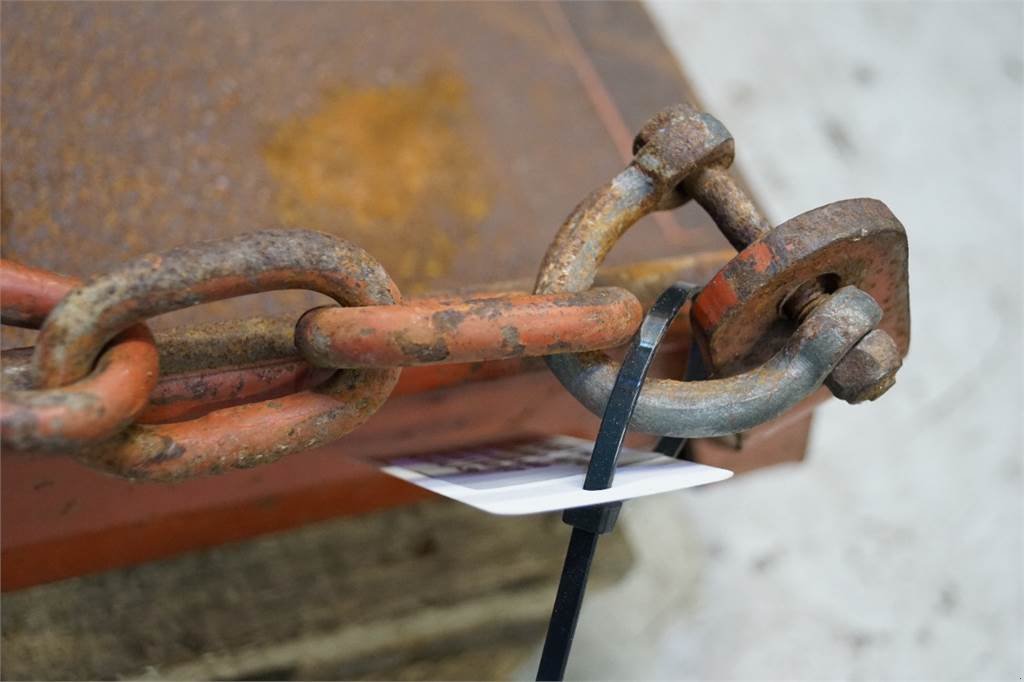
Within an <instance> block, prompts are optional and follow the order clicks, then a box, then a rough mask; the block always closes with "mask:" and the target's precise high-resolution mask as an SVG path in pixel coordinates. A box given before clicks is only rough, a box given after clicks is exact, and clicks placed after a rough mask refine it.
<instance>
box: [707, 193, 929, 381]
mask: <svg viewBox="0 0 1024 682" xmlns="http://www.w3.org/2000/svg"><path fill="white" fill-rule="evenodd" d="M814 283H817V284H818V285H820V286H821V287H822V289H824V291H826V292H828V291H835V290H836V289H838V288H840V287H844V286H849V285H853V286H857V287H860V288H861V289H863V290H864V291H866V292H867V293H869V294H870V295H871V296H872V297H873V298H874V299H875V300H876V301H877V302H878V304H879V305H880V306H881V307H882V310H883V312H884V314H883V317H882V322H881V324H880V326H879V328H880V329H882V330H884V331H886V332H888V333H889V335H890V336H891V337H892V338H893V340H894V341H895V342H896V345H897V347H898V348H899V350H900V353H901V354H902V355H906V353H907V349H908V347H909V345H910V301H909V288H908V280H907V235H906V232H905V230H904V228H903V225H902V224H900V222H899V220H897V219H896V217H895V216H894V215H893V214H892V212H891V211H890V210H889V209H888V208H887V207H886V206H885V204H883V203H882V202H880V201H876V200H874V199H850V200H847V201H837V202H835V203H832V204H828V205H826V206H822V207H820V208H816V209H814V210H811V211H808V212H806V213H803V214H801V215H798V216H797V217H795V218H792V219H790V220H787V221H786V222H784V223H782V224H781V225H779V226H778V227H776V228H774V229H772V230H770V231H769V232H768V233H766V234H765V235H764V236H762V237H761V238H760V239H758V240H757V241H755V242H753V243H752V244H750V245H749V246H748V247H747V248H745V249H743V250H742V251H740V252H739V253H738V254H737V255H736V257H735V258H734V259H733V260H731V261H730V262H729V263H728V264H727V265H726V266H725V267H724V268H722V270H721V271H719V273H718V274H717V275H715V276H714V277H713V278H712V279H711V281H710V282H709V283H708V284H707V286H706V287H705V288H704V290H703V291H702V292H701V293H700V295H699V296H698V297H697V298H696V300H695V301H694V304H693V308H692V310H691V321H692V323H693V328H694V330H695V336H696V338H697V341H698V343H699V344H700V345H701V350H702V352H703V353H704V358H705V360H706V361H707V362H708V365H709V368H710V369H711V370H712V371H713V373H714V374H715V375H716V376H730V375H733V374H738V373H740V372H743V371H746V370H748V369H750V368H752V367H755V366H757V365H759V364H761V363H762V362H764V361H765V360H767V359H768V358H769V357H771V356H772V355H773V354H774V353H775V352H776V351H778V350H779V349H780V348H781V347H782V345H783V343H785V341H786V340H787V339H788V338H789V337H790V336H791V335H792V333H793V331H794V330H795V329H796V327H797V321H796V320H794V319H793V318H792V316H789V315H786V314H784V312H783V307H784V306H785V305H786V304H787V302H788V301H789V300H790V298H791V297H792V296H793V295H794V294H796V293H797V290H798V289H800V288H801V287H803V286H804V285H813V284H814Z"/></svg>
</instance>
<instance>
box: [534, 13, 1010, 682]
mask: <svg viewBox="0 0 1024 682" xmlns="http://www.w3.org/2000/svg"><path fill="white" fill-rule="evenodd" d="M649 7H650V10H651V12H652V14H653V16H654V17H655V18H656V20H657V21H658V23H659V25H660V27H661V28H662V30H663V32H664V35H665V38H666V40H667V41H668V42H669V44H670V46H671V47H672V49H673V50H674V51H675V53H676V54H677V56H678V57H679V58H680V60H681V62H682V64H683V66H684V68H685V70H686V72H687V73H688V75H689V76H690V77H691V78H692V79H693V81H694V84H695V86H696V88H697V91H698V92H700V93H701V94H702V95H703V97H704V98H705V103H706V105H707V108H708V110H709V111H711V112H713V113H714V114H715V115H716V116H717V117H719V118H720V119H721V120H722V121H723V122H724V123H725V124H726V125H727V126H728V127H729V128H730V130H731V131H732V132H733V134H734V136H735V137H736V140H737V150H738V155H739V157H738V163H739V164H740V166H741V167H742V169H743V171H744V172H745V174H746V176H747V178H748V179H749V180H750V181H751V182H752V185H753V187H754V189H755V190H756V191H757V193H758V194H759V196H760V198H761V199H762V201H763V205H764V206H765V207H766V209H767V211H768V213H769V215H770V217H771V218H772V219H773V220H774V221H780V220H783V219H785V218H788V217H790V216H793V215H796V214H797V213H800V212H803V211H805V210H807V209H810V208H813V207H815V206H819V205H821V204H825V203H828V202H830V201H834V200H837V199H842V198H848V197H857V196H870V197H876V198H879V199H881V200H883V201H885V202H886V203H887V204H888V205H889V206H890V207H891V208H892V209H893V211H894V212H895V214H896V215H897V216H898V217H899V218H900V219H901V220H902V221H903V222H904V224H905V225H906V227H907V230H908V233H909V235H910V253H911V291H912V306H913V318H914V319H913V334H914V338H913V343H912V349H911V353H910V356H909V358H908V359H907V362H906V364H905V366H904V368H903V370H902V372H901V375H900V378H899V381H898V383H897V385H896V387H895V388H894V389H893V390H892V391H891V392H890V393H889V394H888V395H887V396H885V397H884V398H883V399H882V400H880V401H879V402H877V403H873V404H870V405H864V406H857V407H851V406H849V405H846V404H844V403H839V402H833V403H831V404H829V405H828V406H826V407H825V408H823V409H821V410H820V411H819V416H818V418H817V422H816V426H815V431H814V435H813V440H812V445H811V448H810V454H809V459H808V461H807V462H806V463H804V464H801V465H796V466H787V467H778V468H774V469H771V470H767V471H763V472H758V473H755V474H752V475H749V476H745V477H741V478H738V479H734V480H733V481H729V482H727V483H724V484H719V485H716V486H711V487H709V488H706V489H701V490H697V491H689V492H685V493H679V494H675V495H670V496H662V497H659V498H656V499H651V500H645V501H639V502H635V503H632V504H630V505H627V507H626V509H627V511H626V513H625V518H626V519H627V524H626V526H627V532H629V533H630V534H631V536H632V537H633V540H634V542H635V544H636V545H637V547H638V549H639V550H640V552H641V554H642V560H641V562H640V568H639V570H637V571H635V572H634V574H633V575H632V577H631V578H630V579H629V580H628V581H627V582H626V583H625V584H624V585H623V586H621V587H620V588H618V589H617V590H615V591H614V592H611V593H605V594H601V595H594V598H592V599H590V600H588V603H587V604H586V606H585V607H584V611H583V615H582V621H581V628H580V630H581V631H580V635H579V639H578V645H577V648H576V651H575V657H574V661H573V664H572V665H571V666H570V676H572V677H576V678H606V679H626V678H629V679H644V678H663V679H667V678H671V679H681V678H690V679H744V680H747V679H749V680H755V679H756V680H763V679H801V680H812V679H813V680H817V679H834V678H866V679H919V680H933V679H974V680H980V679H998V680H1011V679H1012V680H1019V679H1024V663H1022V642H1024V635H1022V612H1024V608H1022V606H1024V605H1022V597H1024V590H1022V580H1024V577H1022V576H1024V565H1022V552H1024V547H1022V543H1024V527H1022V523H1024V521H1022V520H1024V506H1022V501H1024V494H1022V493H1024V489H1022V476H1021V473H1022V445H1021V443H1022V439H1021V417H1022V414H1024V412H1022V388H1021V387H1022V367H1021V348H1022V346H1021V312H1022V306H1021V289H1022V287H1021V273H1020V266H1019V264H1020V259H1021V257H1022V255H1024V254H1022V248H1021V246H1022V244H1021V235H1022V150H1024V141H1022V126H1024V112H1022V101H1024V100H1022V93H1021V89H1022V84H1021V80H1022V75H1021V74H1022V45H1024V33H1022V7H1024V5H1022V4H1020V3H1003V4H982V3H971V4H967V3H962V4H959V3H953V4H938V3H921V4H905V3H899V4H897V3H892V4H875V3H866V2H860V3H851V4H824V3H823V4H786V3H766V4H747V3H728V4H704V3H686V4H660V3H652V4H651V5H650V6H649ZM598 560H600V555H599V558H598ZM530 672H532V671H526V670H524V676H525V675H528V674H530Z"/></svg>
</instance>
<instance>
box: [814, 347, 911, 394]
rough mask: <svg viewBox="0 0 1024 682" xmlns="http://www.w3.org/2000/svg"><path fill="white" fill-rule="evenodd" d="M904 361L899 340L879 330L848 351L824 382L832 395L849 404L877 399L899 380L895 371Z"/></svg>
mask: <svg viewBox="0 0 1024 682" xmlns="http://www.w3.org/2000/svg"><path fill="white" fill-rule="evenodd" d="M902 364H903V359H902V358H901V357H900V351H899V348H897V347H896V342H895V341H893V340H892V337H891V336H889V335H888V334H886V333H885V332H884V331H882V330H881V329H876V330H874V331H872V332H871V333H869V334H867V335H866V336H865V337H864V338H863V339H861V340H860V341H859V342H858V343H857V345H856V346H854V347H853V348H852V349H851V350H850V352H849V353H847V354H846V356H845V357H844V358H843V359H842V361H841V362H840V363H839V364H838V365H836V367H835V369H833V370H832V374H830V375H829V377H828V379H826V380H825V385H826V386H828V387H829V390H831V391H832V395H834V396H835V397H837V398H839V399H840V400H845V401H846V402H848V403H850V404H854V405H855V404H857V403H860V402H864V401H865V400H875V399H876V398H878V397H880V396H881V395H882V394H883V393H885V392H886V391H888V390H889V389H890V388H891V387H892V385H893V384H894V383H896V372H897V371H898V370H899V368H900V366H901V365H902Z"/></svg>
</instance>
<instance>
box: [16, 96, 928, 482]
mask: <svg viewBox="0 0 1024 682" xmlns="http://www.w3.org/2000/svg"><path fill="white" fill-rule="evenodd" d="M634 155H635V157H634V160H633V162H632V163H631V164H630V165H629V166H628V167H627V168H626V170H624V171H623V172H622V173H620V174H619V175H618V176H616V177H615V178H614V179H613V180H612V181H611V182H609V183H608V184H607V185H606V186H604V187H603V188H601V189H599V190H597V191H596V192H594V193H593V194H591V195H590V196H589V197H588V198H587V199H585V200H584V201H583V202H582V203H581V204H580V205H579V206H578V207H577V208H576V209H575V210H574V211H573V213H572V214H571V215H570V216H569V218H568V219H567V220H566V222H565V223H564V224H563V226H562V228H561V230H560V231H559V232H558V234H557V235H556V237H555V240H554V242H553V243H552V245H551V247H550V248H549V249H548V252H547V254H546V255H545V257H544V260H543V262H542V264H541V267H540V272H539V274H538V277H537V281H536V285H535V287H534V293H533V294H527V293H523V291H524V289H526V288H527V287H526V286H525V285H523V284H510V285H504V286H502V285H499V286H498V287H497V290H483V291H480V290H478V291H474V292H468V293H461V294H460V293H451V294H445V295H439V296H433V297H427V298H419V299H413V300H410V301H403V300H402V298H401V295H400V293H399V291H398V288H397V287H396V286H395V284H394V282H392V281H391V279H390V277H389V276H388V274H387V273H386V272H385V271H384V269H383V267H382V266H380V264H379V263H377V262H376V261H375V260H374V259H373V257H372V256H370V255H369V254H367V253H366V252H365V251H363V250H362V249H360V248H358V247H357V246H354V245H352V244H350V243H347V242H344V241H342V240H339V239H336V238H333V237H330V236H328V235H324V234H321V233H317V232H310V231H304V230H269V231H262V232H254V233H250V234H246V235H241V236H239V237H234V238H230V239H223V240H217V241H210V242H202V243H197V244H193V245H189V246H184V247H180V248H177V249H173V250H171V251H168V252H165V253H162V254H153V255H148V256H143V257H141V258H139V259H136V260H134V261H131V262H129V263H127V264H125V265H124V266H122V267H121V268H119V269H117V270H116V271H114V272H111V273H108V274H106V275H102V276H99V277H96V278H94V279H92V280H91V281H89V282H88V283H85V284H82V283H80V282H78V281H76V280H73V279H71V278H67V277H62V276H59V275H56V274H54V273H49V272H45V271H42V270H36V269H33V268H29V267H26V266H24V265H20V264H16V263H12V262H10V261H0V291H2V295H3V300H2V302H0V312H2V321H3V323H4V324H11V325H16V326H23V327H29V328H39V329H40V332H39V335H38V338H37V341H36V345H35V347H34V348H33V349H15V350H11V351H5V352H4V353H3V373H2V378H3V394H2V397H0V435H2V444H3V446H4V449H5V451H15V452H48V453H70V454H73V455H74V456H76V457H78V458H79V459H80V460H82V461H83V462H86V463H87V464H90V465H92V466H96V467H99V468H101V469H103V470H105V471H108V472H111V473H114V474H117V475H120V476H125V477H129V478H134V479H144V480H175V479H180V478H184V477H189V476H195V475H200V474H208V473H216V472H220V471H224V470H228V469H232V468H239V467H249V466H255V465H258V464H262V463H265V462H269V461H273V460H274V459H277V458H278V457H281V456H283V455H285V454H288V453H291V452H295V451H298V450H304V449H308V448H312V447H315V446H317V445H320V444H323V443H327V442H329V441H332V440H335V439H337V438H339V437H341V436H343V435H344V434H346V433H348V432H349V431H351V430H352V429H354V428H357V427H358V426H359V425H360V424H362V423H363V422H364V421H366V419H368V418H369V417H370V416H371V415H372V414H373V413H375V412H376V411H377V410H378V409H379V408H380V407H381V406H382V405H383V403H384V402H385V401H386V399H387V398H388V396H389V395H391V394H392V392H393V391H394V390H395V387H396V384H398V381H399V375H400V372H401V369H400V368H402V367H419V366H424V365H436V364H441V363H462V364H465V363H481V362H484V361H502V362H504V363H507V364H504V365H503V364H502V363H500V362H499V363H497V364H495V363H490V364H483V365H480V364H477V365H465V366H466V367H467V370H466V372H465V373H464V374H462V375H458V374H456V375H454V378H453V376H449V377H447V378H437V377H428V376H426V375H418V377H419V378H418V379H416V380H417V381H422V382H424V384H423V385H427V386H440V385H445V384H446V383H450V382H452V381H456V380H458V379H459V378H463V377H470V376H472V375H473V373H475V372H479V373H480V374H481V377H480V378H482V377H483V376H493V375H496V374H501V373H503V372H508V371H515V370H516V369H518V368H519V367H521V365H522V363H525V362H529V361H528V360H527V358H532V357H538V356H542V357H544V358H545V360H546V361H547V363H548V366H549V367H550V368H551V370H552V371H553V372H554V373H555V375H556V376H557V377H558V379H559V380H560V381H561V382H562V384H563V385H564V386H565V387H566V388H567V389H568V390H569V391H570V392H571V393H573V395H575V396H576V398H577V399H578V400H579V401H580V402H581V403H583V404H584V405H585V406H586V407H588V408H589V409H590V410H591V411H594V412H596V413H600V411H601V410H602V409H603V407H604V403H605V402H606V400H607V396H608V393H609V391H610V390H611V386H612V383H613V382H614V379H615V375H616V373H617V369H618V368H617V365H616V364H615V363H614V362H613V361H612V360H611V359H610V358H609V357H608V356H607V355H605V354H604V353H603V352H602V351H603V350H606V349H610V348H614V347H617V346H621V345H622V344H624V343H625V342H626V341H628V340H629V339H630V338H631V337H632V336H633V335H634V334H635V333H636V332H637V328H638V326H639V324H640V321H641V318H642V312H643V304H647V303H649V302H650V301H652V300H653V298H654V296H656V295H657V293H659V292H660V291H661V290H662V289H663V288H665V287H666V286H668V285H669V284H671V283H672V282H673V281H674V280H675V279H676V278H677V273H678V272H679V271H680V269H681V267H682V265H683V261H687V262H689V264H691V265H692V261H693V258H690V259H685V258H683V259H666V260H663V261H657V262H651V263H645V264H637V265H634V266H627V267H625V268H617V269H610V270H604V271H599V266H600V265H601V262H602V261H603V260H604V257H605V255H606V254H607V253H608V251H609V250H610V249H611V247H612V246H613V245H614V243H615V242H616V241H617V239H618V238H619V237H620V236H621V235H622V234H623V233H624V232H625V231H626V230H627V229H628V228H629V227H631V226H632V225H633V224H634V223H636V222H637V221H638V220H639V219H640V218H641V217H643V216H644V215H646V214H648V213H650V212H652V211H657V210H668V209H672V208H675V207H677V206H679V205H681V204H682V203H684V202H686V201H688V200H689V199H694V200H696V201H697V202H698V203H699V204H700V205H701V206H702V207H704V209H705V210H706V211H707V212H708V213H709V215H711V217H712V218H713V219H714V220H715V222H716V224H717V225H718V226H719V228H720V229H721V230H722V233H723V234H724V235H725V237H726V238H727V239H728V240H729V241H730V243H732V244H733V246H734V247H736V248H737V249H739V253H738V254H736V255H735V257H734V258H733V259H732V260H731V261H729V262H727V263H726V262H725V259H724V258H721V257H720V256H715V255H712V259H714V258H718V260H716V261H715V262H713V263H711V264H712V265H713V266H714V267H713V268H712V269H717V270H718V273H717V274H716V275H715V276H714V277H712V278H710V281H709V283H708V284H707V285H706V286H705V288H704V290H703V291H702V293H701V294H700V295H699V296H698V297H697V299H696V300H695V302H694V304H693V306H692V310H691V326H692V327H693V329H694V337H695V339H696V340H697V341H698V343H699V344H700V346H701V350H702V352H703V354H704V357H705V359H706V361H707V363H708V365H709V368H710V369H711V374H712V378H711V379H709V380H706V381H701V382H690V383H682V382H676V381H669V380H659V379H651V380H648V382H647V384H645V388H644V390H643V392H642V393H641V396H640V400H639V402H638V405H637V410H636V412H635V414H634V417H633V421H632V422H631V427H632V428H633V429H636V430H639V431H644V432H648V433H657V434H669V435H674V436H709V435H724V434H729V433H737V432H740V431H743V430H746V429H749V428H751V427H753V426H755V425H757V424H759V423H762V422H764V421H768V420H769V419H772V418H774V417H776V416H778V415H779V414H781V413H782V412H784V411H785V410H787V409H789V408H790V407H792V406H793V405H794V404H795V403H796V402H797V401H799V400H800V399H802V398H804V397H806V396H807V395H809V394H810V393H811V392H812V391H814V390H816V389H817V388H818V387H819V386H820V385H821V384H822V383H823V382H824V383H826V384H827V385H828V386H829V388H830V389H831V390H832V392H833V393H834V394H835V395H837V396H838V397H840V398H843V399H845V400H848V401H850V402H858V401H860V400H864V399H874V398H875V397H877V396H878V395H881V393H883V392H884V391H885V390H886V389H887V388H888V387H889V386H891V385H892V381H893V378H894V375H895V372H896V370H897V369H898V368H899V365H900V362H901V358H902V356H903V355H904V354H905V353H906V349H907V344H908V342H909V331H908V330H909V308H908V303H907V287H906V237H905V234H904V232H903V228H902V226H901V225H900V224H899V222H898V221H897V220H896V219H895V218H894V217H893V216H892V215H891V213H889V211H888V209H886V208H885V206H884V205H882V204H881V203H879V202H876V201H872V200H866V199H860V200H851V201H847V202H838V203H837V204H831V205H828V206H825V207H822V208H820V209H816V210H815V211H811V212H809V213H806V214H804V215H802V216H798V217H797V218H794V219H792V220H790V221H787V222H786V223H783V224H782V225H780V226H778V227H776V228H772V227H770V225H769V224H768V223H767V222H766V221H765V219H764V218H763V217H762V216H761V214H760V213H759V212H758V211H757V209H756V207H755V206H754V204H753V202H752V201H751V200H750V199H749V197H748V196H747V195H746V194H745V193H744V192H743V190H742V189H741V188H740V187H739V186H738V185H737V184H736V182H735V181H734V180H733V178H732V176H730V175H729V174H728V172H727V168H728V166H729V165H730V164H731V162H732V158H733V140H732V137H731V136H730V135H729V133H728V131H727V130H726V129H725V128H724V127H723V126H722V125H721V124H720V123H719V122H718V121H716V120H715V119H714V118H712V117H711V116H709V115H707V114H702V113H699V112H697V111H694V110H693V109H691V108H689V107H685V106H678V107H673V108H671V109H668V110H666V111H663V112H661V113H659V114H658V115H656V116H655V117H654V118H652V119H651V121H650V122H648V123H647V124H646V125H645V126H644V128H643V129H642V130H641V131H640V133H639V134H638V135H637V139H636V143H635V147H634ZM721 265H724V267H721V268H720V269H719V266H721ZM595 284H597V285H598V286H597V287H594V285H595ZM277 289H310V290H313V291H317V292H320V293H323V294H326V295H328V296H330V297H331V298H333V299H334V300H335V301H336V302H337V303H338V305H337V306H328V307H319V308H314V309H313V310H310V311H307V312H306V313H305V314H303V315H301V316H300V317H299V318H298V320H297V322H296V321H295V320H285V319H277V318H254V319H250V320H239V321H234V322H228V323H216V324H207V325H201V326H198V327H194V328H191V329H187V330H172V331H171V332H163V333H158V334H156V335H155V338H154V335H153V334H151V333H150V332H149V330H148V329H147V327H146V325H145V322H146V320H147V319H148V318H150V317H153V316H155V315H159V314H162V313H165V312H169V311H172V310H177V309H181V308H185V307H189V306H194V305H198V304H201V303H205V302H209V301H214V300H220V299H225V298H232V297H235V296H240V295H244V294H250V293H258V292H263V291H270V290H277ZM481 368H487V369H481ZM410 376H412V375H410ZM401 391H402V388H401V386H400V387H399V392H401Z"/></svg>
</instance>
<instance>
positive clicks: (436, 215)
mask: <svg viewBox="0 0 1024 682" xmlns="http://www.w3.org/2000/svg"><path fill="white" fill-rule="evenodd" d="M471 114H472V112H471V111H470V107H469V105H468V102H467V98H466V86H465V83H464V81H463V80H462V78H461V77H459V76H458V75H456V74H453V73H449V72H444V73H435V74H432V75H429V76H427V77H426V78H424V79H422V80H421V81H418V82H415V83H406V84H396V85H390V86H384V87H370V88H342V89H338V90H335V91H333V92H330V93H328V94H327V96H326V97H325V98H324V100H323V102H322V103H321V105H320V107H319V108H318V109H317V110H316V111H314V112H313V113H312V114H310V115H309V116H306V117H303V118H301V119H296V120H291V121H287V122H285V123H284V124H282V125H281V126H280V127H279V128H278V129H277V130H276V131H275V132H274V134H273V135H272V137H271V139H270V140H269V142H268V143H267V145H266V147H265V149H264V158H265V160H266V163H267V166H268V168H269V169H270V172H271V174H272V175H273V176H274V178H275V179H276V180H277V182H278V187H277V196H276V209H277V211H278V217H279V218H280V219H281V220H282V221H283V222H284V223H285V224H286V225H290V226H294V227H308V228H312V229H318V230H323V231H325V232H330V233H333V234H336V235H338V236H340V237H343V238H347V239H350V240H352V241H354V242H355V243H357V244H359V245H360V246H362V247H363V248H365V249H367V250H368V251H369V252H370V253H371V254H372V255H373V256H374V257H376V258H377V259H378V260H380V261H381V262H382V263H383V264H384V266H385V267H386V268H387V269H388V272H389V273H390V274H391V276H392V277H393V278H394V279H395V280H396V281H397V282H398V283H399V286H401V287H403V289H406V290H407V291H409V292H412V291H416V290H418V289H422V288H425V287H427V286H428V285H429V283H430V282H431V281H433V280H436V279H437V278H439V277H443V276H444V275H445V274H447V273H448V271H449V270H450V268H451V264H452V262H453V260H454V258H455V255H456V254H457V253H458V252H459V251H460V250H462V249H464V248H466V247H467V246H470V245H472V242H473V240H474V238H475V236H476V231H477V225H478V223H479V222H480V220H481V219H483V218H484V217H485V216H486V215H487V213H488V212H489V210H490V207H491V191H490V189H489V186H488V182H487V179H486V178H485V176H484V173H483V172H482V163H481V160H480V152H479V149H475V148H473V146H472V143H471V141H472V140H473V139H476V137H477V136H476V134H475V131H474V127H473V126H474V121H475V119H474V118H473V116H472V115H471Z"/></svg>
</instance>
